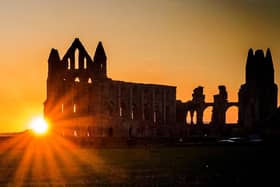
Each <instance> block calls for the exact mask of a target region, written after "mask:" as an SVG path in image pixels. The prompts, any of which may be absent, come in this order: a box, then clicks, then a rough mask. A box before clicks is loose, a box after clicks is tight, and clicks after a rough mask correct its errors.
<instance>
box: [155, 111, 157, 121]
mask: <svg viewBox="0 0 280 187" xmlns="http://www.w3.org/2000/svg"><path fill="white" fill-rule="evenodd" d="M156 122H157V112H154V123H156Z"/></svg>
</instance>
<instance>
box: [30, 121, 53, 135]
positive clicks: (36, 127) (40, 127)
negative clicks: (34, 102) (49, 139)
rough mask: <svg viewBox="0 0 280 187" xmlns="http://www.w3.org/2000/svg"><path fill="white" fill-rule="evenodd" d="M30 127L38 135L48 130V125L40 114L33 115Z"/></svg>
mask: <svg viewBox="0 0 280 187" xmlns="http://www.w3.org/2000/svg"><path fill="white" fill-rule="evenodd" d="M29 127H30V129H31V130H32V131H33V132H34V133H35V134H38V135H43V134H46V133H47V132H48V129H49V126H48V123H47V122H46V121H45V119H44V118H43V117H41V116H38V117H34V118H33V119H32V120H31V122H30V125H29Z"/></svg>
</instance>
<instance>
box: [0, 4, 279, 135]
mask: <svg viewBox="0 0 280 187" xmlns="http://www.w3.org/2000/svg"><path fill="white" fill-rule="evenodd" d="M0 17H1V18H0V19H1V23H2V26H1V35H0V39H1V45H0V49H1V52H2V53H1V56H0V59H1V65H2V67H1V70H0V71H1V75H2V78H1V79H0V81H1V82H0V85H1V97H0V102H1V103H2V107H1V109H0V110H1V113H0V122H1V125H0V131H1V132H4V131H5V132H6V131H21V130H24V129H26V128H27V127H28V121H29V120H30V119H31V118H32V116H34V115H41V114H42V113H43V102H44V100H45V98H46V94H45V92H46V78H47V59H48V55H49V53H50V49H51V48H57V49H58V50H59V54H60V57H62V56H63V55H64V53H65V52H66V50H67V49H68V47H69V46H70V45H71V43H72V41H73V40H74V38H76V37H79V38H80V40H81V41H82V43H83V44H84V46H85V47H86V49H87V51H88V52H89V54H90V55H91V56H92V55H93V53H94V50H95V48H96V45H97V43H98V41H102V42H103V45H104V48H105V50H106V53H107V57H108V63H107V64H108V76H109V77H110V78H112V79H114V80H124V81H131V82H143V83H153V84H167V85H174V86H176V87H177V99H181V100H183V101H187V100H190V99H191V94H192V90H193V89H194V88H195V87H197V86H199V85H201V86H203V87H204V92H205V95H206V101H209V102H211V101H212V100H213V99H212V98H213V95H214V94H216V93H217V92H218V89H217V87H218V85H221V84H222V85H226V87H227V91H228V97H229V98H228V99H229V101H237V99H238V98H237V93H238V90H239V88H240V85H241V84H243V83H244V75H245V62H246V57H247V52H248V49H249V48H254V49H259V48H260V49H264V50H266V49H267V48H270V49H271V52H272V57H273V61H274V69H275V77H276V79H275V81H276V83H279V82H280V81H279V80H280V71H279V60H280V42H279V41H280V40H279V37H280V36H279V34H278V33H280V24H279V20H280V19H279V18H280V3H279V2H277V1H274V0H268V1H266V2H263V1H261V0H246V1H211V2H210V1H203V0H196V1H191V0H190V1H180V0H174V1H168V0H161V1H160V0H154V1H148V0H141V1H137V0H136V1H133V2H131V1H129V0H120V1H114V0H107V1H102V2H100V1H91V0H81V1H78V2H77V1H74V0H68V1H66V0H61V1H59V2H58V1H54V0H49V1H36V0H27V1H24V2H23V1H20V0H11V1H1V3H0ZM279 99H280V97H279V94H278V100H279Z"/></svg>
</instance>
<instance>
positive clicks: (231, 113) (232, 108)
mask: <svg viewBox="0 0 280 187" xmlns="http://www.w3.org/2000/svg"><path fill="white" fill-rule="evenodd" d="M238 110H239V108H238V106H237V105H229V106H228V107H227V109H226V124H233V123H238ZM234 118H235V119H234Z"/></svg>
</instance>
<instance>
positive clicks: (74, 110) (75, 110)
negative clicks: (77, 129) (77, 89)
mask: <svg viewBox="0 0 280 187" xmlns="http://www.w3.org/2000/svg"><path fill="white" fill-rule="evenodd" d="M73 112H74V113H76V112H77V105H76V104H74V106H73Z"/></svg>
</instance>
